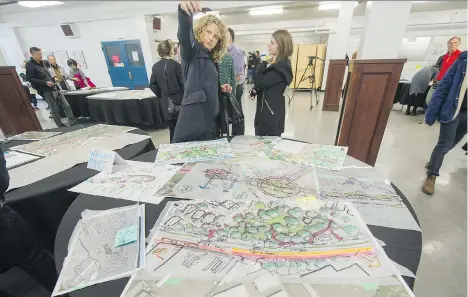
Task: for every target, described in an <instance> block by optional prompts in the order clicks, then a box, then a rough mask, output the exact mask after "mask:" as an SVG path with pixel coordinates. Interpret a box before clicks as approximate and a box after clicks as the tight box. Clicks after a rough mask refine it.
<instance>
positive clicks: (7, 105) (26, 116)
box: [0, 66, 41, 136]
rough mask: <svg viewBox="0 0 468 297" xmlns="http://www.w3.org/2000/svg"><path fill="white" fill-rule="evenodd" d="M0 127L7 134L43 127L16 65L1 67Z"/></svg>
mask: <svg viewBox="0 0 468 297" xmlns="http://www.w3.org/2000/svg"><path fill="white" fill-rule="evenodd" d="M0 128H1V129H2V131H3V133H4V134H5V136H12V135H15V134H19V133H23V132H26V131H36V130H40V129H41V125H40V123H39V121H38V119H37V117H36V113H35V112H34V110H33V109H32V107H31V103H30V101H29V98H28V96H27V94H26V93H25V92H24V90H23V85H22V84H21V81H20V79H19V77H18V74H17V73H16V69H15V67H12V66H2V67H0Z"/></svg>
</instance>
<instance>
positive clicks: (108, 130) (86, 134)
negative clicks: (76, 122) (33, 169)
mask: <svg viewBox="0 0 468 297" xmlns="http://www.w3.org/2000/svg"><path fill="white" fill-rule="evenodd" d="M134 129H135V128H132V127H125V126H111V125H103V124H98V125H93V126H90V127H87V128H84V129H79V130H75V131H72V132H68V133H63V134H61V135H57V136H54V137H50V138H46V139H43V140H39V141H35V142H31V143H28V144H25V145H21V146H16V147H12V148H11V149H12V150H15V151H20V152H25V153H29V154H34V155H39V156H50V155H54V154H58V153H61V152H66V151H67V150H71V149H74V148H80V147H86V145H88V144H90V143H92V142H93V141H96V140H103V139H107V138H110V137H112V136H116V135H118V134H121V133H125V132H128V131H131V130H134Z"/></svg>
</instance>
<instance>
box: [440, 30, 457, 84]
mask: <svg viewBox="0 0 468 297" xmlns="http://www.w3.org/2000/svg"><path fill="white" fill-rule="evenodd" d="M460 43H461V39H460V37H456V36H455V37H452V38H450V40H449V41H448V42H447V50H448V52H447V53H446V54H445V55H443V56H440V57H439V60H437V63H436V65H438V66H439V69H440V71H439V75H437V78H436V80H437V81H440V80H442V78H443V77H444V74H445V72H447V70H448V69H449V68H450V66H452V64H453V63H454V62H455V61H456V60H457V59H458V56H460V54H461V51H460V50H459V49H458V47H459V46H460Z"/></svg>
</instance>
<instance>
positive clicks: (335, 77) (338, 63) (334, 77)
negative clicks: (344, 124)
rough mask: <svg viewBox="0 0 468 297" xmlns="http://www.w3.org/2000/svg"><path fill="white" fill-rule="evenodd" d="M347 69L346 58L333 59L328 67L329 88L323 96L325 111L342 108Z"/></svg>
mask: <svg viewBox="0 0 468 297" xmlns="http://www.w3.org/2000/svg"><path fill="white" fill-rule="evenodd" d="M345 70H346V60H345V59H332V60H330V65H329V67H328V75H327V88H326V89H325V96H324V97H323V107H322V109H323V110H325V111H338V110H339V108H340V99H341V88H342V86H343V80H344V75H345Z"/></svg>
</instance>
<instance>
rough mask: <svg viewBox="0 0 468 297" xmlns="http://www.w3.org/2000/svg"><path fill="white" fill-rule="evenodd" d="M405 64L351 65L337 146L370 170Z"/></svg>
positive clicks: (363, 62)
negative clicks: (366, 165)
mask: <svg viewBox="0 0 468 297" xmlns="http://www.w3.org/2000/svg"><path fill="white" fill-rule="evenodd" d="M404 63H406V59H391V60H390V59H389V60H351V61H349V69H350V74H351V77H350V80H349V88H348V90H347V94H346V98H345V99H344V102H345V103H344V107H343V110H344V111H343V117H342V120H341V123H340V124H339V125H340V126H339V128H338V129H339V136H338V142H337V144H338V145H343V146H347V147H348V155H350V156H352V157H354V158H356V159H358V160H361V161H362V162H364V163H367V164H369V165H371V166H374V165H375V162H376V160H377V155H378V153H379V149H380V143H381V142H382V138H383V135H384V132H385V127H386V126H387V121H388V117H389V115H390V110H391V109H392V105H393V99H394V97H395V92H396V89H397V87H398V81H399V79H400V75H401V71H402V70H403V65H404ZM327 89H328V85H327Z"/></svg>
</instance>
